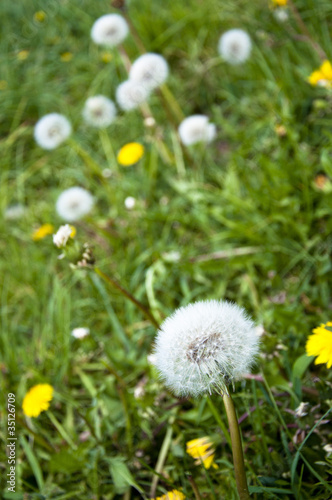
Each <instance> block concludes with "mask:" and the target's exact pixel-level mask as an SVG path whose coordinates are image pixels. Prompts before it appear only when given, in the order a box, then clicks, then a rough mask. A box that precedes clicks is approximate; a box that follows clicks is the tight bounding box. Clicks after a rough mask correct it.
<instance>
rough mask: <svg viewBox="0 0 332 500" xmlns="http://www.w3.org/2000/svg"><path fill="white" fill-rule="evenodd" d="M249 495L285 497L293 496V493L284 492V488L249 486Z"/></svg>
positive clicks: (289, 491) (290, 491)
mask: <svg viewBox="0 0 332 500" xmlns="http://www.w3.org/2000/svg"><path fill="white" fill-rule="evenodd" d="M249 493H280V494H283V495H289V494H291V495H292V494H293V491H292V490H284V489H283V488H264V486H249Z"/></svg>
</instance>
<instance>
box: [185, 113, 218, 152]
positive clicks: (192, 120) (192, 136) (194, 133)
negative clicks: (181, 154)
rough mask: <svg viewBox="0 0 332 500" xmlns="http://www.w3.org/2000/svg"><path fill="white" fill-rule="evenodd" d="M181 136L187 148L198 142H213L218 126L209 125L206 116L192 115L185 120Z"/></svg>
mask: <svg viewBox="0 0 332 500" xmlns="http://www.w3.org/2000/svg"><path fill="white" fill-rule="evenodd" d="M178 131H179V136H180V139H181V142H182V143H183V144H184V145H185V146H191V145H192V144H196V143H198V142H207V143H209V142H211V141H213V139H214V138H215V136H216V126H215V125H214V124H213V123H209V119H208V117H207V116H205V115H192V116H188V118H185V119H184V120H183V121H182V122H181V123H180V126H179V129H178Z"/></svg>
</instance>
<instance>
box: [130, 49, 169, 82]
mask: <svg viewBox="0 0 332 500" xmlns="http://www.w3.org/2000/svg"><path fill="white" fill-rule="evenodd" d="M168 73H169V70H168V64H167V62H166V59H165V58H164V57H163V56H161V55H159V54H154V53H149V54H143V55H142V56H140V57H139V58H138V59H136V61H134V63H133V65H132V67H131V68H130V73H129V78H130V80H132V81H135V82H136V83H139V84H141V85H143V87H145V88H146V89H147V90H148V91H151V90H153V89H155V88H157V87H159V86H160V85H161V84H162V83H164V81H165V80H166V79H167V77H168Z"/></svg>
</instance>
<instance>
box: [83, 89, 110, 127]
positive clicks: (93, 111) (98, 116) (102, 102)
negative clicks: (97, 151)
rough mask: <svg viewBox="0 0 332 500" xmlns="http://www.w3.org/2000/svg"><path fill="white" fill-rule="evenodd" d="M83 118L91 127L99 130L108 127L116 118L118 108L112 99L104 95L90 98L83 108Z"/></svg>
mask: <svg viewBox="0 0 332 500" xmlns="http://www.w3.org/2000/svg"><path fill="white" fill-rule="evenodd" d="M82 114H83V118H84V120H85V121H86V123H88V124H89V125H92V126H93V127H97V128H105V127H108V126H109V125H110V124H111V123H112V122H113V121H114V119H115V117H116V107H115V104H114V102H113V101H111V99H108V97H105V96H103V95H96V96H94V97H89V99H87V100H86V101H85V104H84V108H83V113H82Z"/></svg>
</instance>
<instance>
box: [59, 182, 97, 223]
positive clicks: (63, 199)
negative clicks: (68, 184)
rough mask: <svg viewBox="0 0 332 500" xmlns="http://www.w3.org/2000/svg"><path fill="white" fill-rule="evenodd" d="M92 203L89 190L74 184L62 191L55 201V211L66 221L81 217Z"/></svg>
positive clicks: (87, 211)
mask: <svg viewBox="0 0 332 500" xmlns="http://www.w3.org/2000/svg"><path fill="white" fill-rule="evenodd" d="M93 204H94V200H93V196H92V195H91V193H90V192H89V191H87V190H86V189H83V188H81V187H79V186H75V187H72V188H69V189H66V190H65V191H63V192H62V193H61V194H60V196H59V198H58V199H57V202H56V211H57V212H58V214H59V215H60V217H61V218H62V219H64V220H67V221H68V222H73V221H75V220H78V219H81V218H82V217H84V216H85V215H87V214H88V213H89V212H90V211H91V209H92V207H93Z"/></svg>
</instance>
